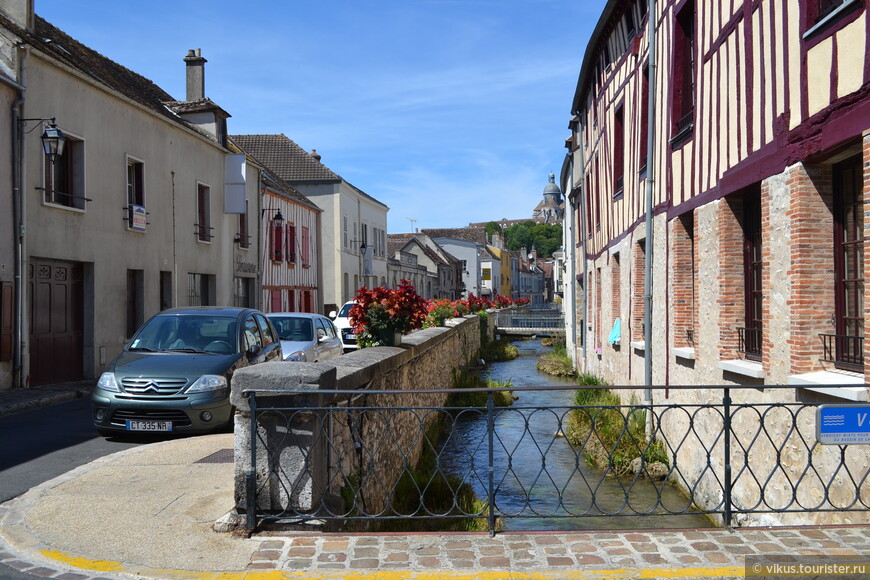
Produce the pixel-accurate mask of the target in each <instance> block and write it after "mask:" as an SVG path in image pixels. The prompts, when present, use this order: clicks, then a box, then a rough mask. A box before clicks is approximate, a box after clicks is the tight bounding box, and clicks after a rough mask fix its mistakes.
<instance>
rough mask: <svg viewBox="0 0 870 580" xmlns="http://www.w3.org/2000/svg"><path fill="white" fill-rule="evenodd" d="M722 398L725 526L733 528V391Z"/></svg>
mask: <svg viewBox="0 0 870 580" xmlns="http://www.w3.org/2000/svg"><path fill="white" fill-rule="evenodd" d="M724 391H725V393H724V395H723V397H722V414H723V420H724V427H723V428H724V429H725V433H724V436H725V478H724V479H725V482H724V483H725V490H724V495H725V511H724V514H723V519H724V520H725V526H726V527H728V528H730V527H731V389H728V388H726V389H724Z"/></svg>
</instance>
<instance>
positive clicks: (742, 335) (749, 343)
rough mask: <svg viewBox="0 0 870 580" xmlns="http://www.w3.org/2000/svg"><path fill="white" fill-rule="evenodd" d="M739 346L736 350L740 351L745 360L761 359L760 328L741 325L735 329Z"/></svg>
mask: <svg viewBox="0 0 870 580" xmlns="http://www.w3.org/2000/svg"><path fill="white" fill-rule="evenodd" d="M737 337H738V341H739V346H738V348H737V350H738V351H739V352H742V353H743V354H744V355H745V356H746V359H747V360H754V361H760V360H761V329H760V328H755V327H753V328H749V327H742V328H738V329H737Z"/></svg>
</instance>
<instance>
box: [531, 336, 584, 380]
mask: <svg viewBox="0 0 870 580" xmlns="http://www.w3.org/2000/svg"><path fill="white" fill-rule="evenodd" d="M536 367H537V369H538V370H539V371H540V372H542V373H545V374H548V375H552V376H555V377H573V376H576V375H577V370H576V369H575V368H574V361H572V360H571V357H570V356H568V349H567V348H565V341H564V340H558V341H553V352H550V353H547V354H545V355H544V356H542V357H541V358H540V359H538V362H537V365H536Z"/></svg>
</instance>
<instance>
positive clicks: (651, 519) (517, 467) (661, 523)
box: [441, 340, 710, 530]
mask: <svg viewBox="0 0 870 580" xmlns="http://www.w3.org/2000/svg"><path fill="white" fill-rule="evenodd" d="M515 344H516V346H517V347H518V348H519V349H520V356H519V358H517V359H515V360H513V361H509V362H503V363H493V364H489V365H487V368H486V371H485V376H487V377H489V378H492V379H495V380H498V381H506V380H510V381H511V382H512V383H513V385H514V386H523V387H526V386H547V385H554V384H565V385H569V386H570V385H573V384H574V383H573V381H572V380H570V379H560V378H558V377H551V376H549V375H545V374H542V373H539V372H538V371H537V369H536V362H537V360H538V358H539V357H540V356H541V355H542V354H543V353H545V352H548V351H549V350H550V349H549V348H547V347H543V346H542V345H541V341H540V340H529V341H520V342H517V343H515ZM519 396H520V398H519V399H518V400H517V401H515V402H514V406H513V407H512V408H501V409H498V410H497V413H496V415H495V417H494V419H493V420H494V427H495V429H494V432H493V433H494V434H493V445H492V451H491V453H492V456H493V465H494V473H493V482H492V485H493V489H494V491H495V497H496V508H497V509H496V514H497V515H503V516H506V517H505V518H504V519H503V523H504V529H506V530H578V529H639V528H692V527H709V526H710V522H709V521H708V520H707V519H706V518H704V517H703V516H699V515H687V514H683V515H670V514H669V513H667V512H670V513H671V514H672V513H678V514H681V513H682V512H685V511H688V510H691V505H690V503H689V501H688V500H687V499H686V498H685V497H684V496H683V495H682V494H681V493H680V492H678V491H677V490H676V489H675V488H674V487H673V486H671V485H669V484H666V483H664V482H658V483H656V482H651V481H650V480H647V479H638V480H637V481H634V482H632V480H631V479H630V478H629V479H619V478H614V477H603V476H602V472H601V471H600V470H598V469H596V468H592V467H589V466H587V465H586V461H585V458H584V455H583V450H582V449H580V448H578V447H575V446H572V445H571V444H570V443H569V442H568V441H567V440H566V439H565V438H564V437H560V436H559V434H560V431H561V429H562V426H563V425H566V424H567V415H568V411H569V407H570V406H571V405H573V404H574V400H573V399H574V391H573V390H565V391H532V392H523V393H519ZM486 422H487V419H486V416H485V414H484V413H481V412H480V411H476V410H475V411H467V412H463V413H461V414H460V415H459V416H458V417H457V419H456V424H455V427H454V431H453V433H452V434H451V436H450V439H449V440H448V441H447V446H446V448H445V449H444V451H443V452H442V455H441V459H442V462H443V463H442V466H443V467H444V469H445V471H447V472H449V473H454V474H456V475H458V476H460V477H462V479H463V480H465V481H466V482H468V483H469V484H470V485H471V486H472V487H473V488H474V490H475V492H476V493H477V495H478V497H480V498H482V499H483V498H486V497H487V490H488V488H489V485H490V481H489V467H488V466H489V454H490V444H489V438H488V434H487V424H486ZM601 514H608V516H607V517H602V516H601ZM611 514H616V517H611ZM635 514H649V515H635ZM541 516H548V517H541ZM572 516H573V517H572ZM577 516H582V517H577Z"/></svg>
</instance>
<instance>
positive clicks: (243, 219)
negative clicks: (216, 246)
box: [238, 200, 251, 248]
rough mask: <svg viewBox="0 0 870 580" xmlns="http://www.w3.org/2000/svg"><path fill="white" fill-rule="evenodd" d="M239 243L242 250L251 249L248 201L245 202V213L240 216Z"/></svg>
mask: <svg viewBox="0 0 870 580" xmlns="http://www.w3.org/2000/svg"><path fill="white" fill-rule="evenodd" d="M238 242H239V247H240V248H249V247H251V236H250V234H249V233H248V200H245V213H240V214H239V236H238Z"/></svg>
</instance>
